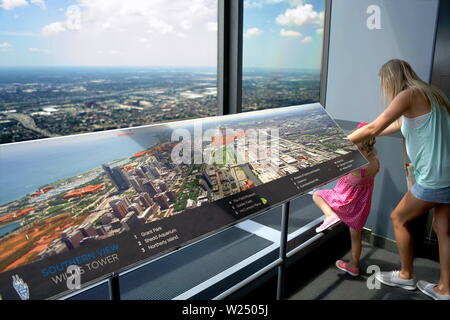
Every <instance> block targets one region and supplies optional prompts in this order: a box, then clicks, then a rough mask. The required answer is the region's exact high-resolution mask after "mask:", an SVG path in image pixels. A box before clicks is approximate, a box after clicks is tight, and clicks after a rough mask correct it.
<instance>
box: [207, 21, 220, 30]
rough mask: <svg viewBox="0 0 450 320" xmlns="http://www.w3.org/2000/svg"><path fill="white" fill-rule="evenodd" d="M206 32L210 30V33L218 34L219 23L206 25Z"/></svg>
mask: <svg viewBox="0 0 450 320" xmlns="http://www.w3.org/2000/svg"><path fill="white" fill-rule="evenodd" d="M206 30H208V31H210V32H217V30H218V25H217V22H208V23H207V24H206Z"/></svg>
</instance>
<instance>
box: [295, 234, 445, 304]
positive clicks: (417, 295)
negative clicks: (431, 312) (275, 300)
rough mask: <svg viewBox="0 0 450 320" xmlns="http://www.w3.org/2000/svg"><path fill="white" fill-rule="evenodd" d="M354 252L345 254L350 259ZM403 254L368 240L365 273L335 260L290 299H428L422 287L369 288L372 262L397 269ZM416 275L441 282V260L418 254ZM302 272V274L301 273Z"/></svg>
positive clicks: (364, 249)
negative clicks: (345, 268) (355, 274)
mask: <svg viewBox="0 0 450 320" xmlns="http://www.w3.org/2000/svg"><path fill="white" fill-rule="evenodd" d="M349 257H350V252H347V254H346V255H345V256H344V257H343V259H344V260H348V259H349ZM399 261H400V260H399V256H398V254H396V253H393V252H390V251H387V250H384V249H378V248H374V247H372V246H370V245H369V244H367V243H365V244H364V247H363V253H362V259H361V266H362V271H364V273H363V275H361V276H359V277H352V276H350V275H348V274H346V273H344V272H343V271H341V270H339V269H337V268H336V267H335V266H334V264H333V263H331V264H330V266H329V267H328V268H325V269H324V270H323V271H321V272H320V273H319V274H318V275H316V276H315V277H314V278H312V279H310V280H309V281H306V283H304V284H303V285H302V286H301V287H300V288H298V291H296V292H294V293H292V292H290V295H289V297H288V298H289V299H290V300H316V299H318V300H322V299H325V300H327V299H328V300H335V299H336V300H426V299H429V298H428V297H427V296H425V295H424V294H422V293H421V292H420V291H419V290H418V289H417V290H415V291H407V290H404V289H401V288H397V287H389V286H386V285H383V284H380V288H379V289H376V288H375V289H369V288H368V285H367V282H368V280H369V282H370V283H374V277H373V276H372V277H371V275H372V274H373V273H365V271H366V270H367V268H368V267H369V266H371V265H376V266H379V268H380V269H381V271H390V270H397V269H398V268H399ZM414 266H415V272H416V279H417V280H426V281H430V282H437V279H438V278H439V264H438V263H437V262H435V261H433V260H428V259H424V258H416V259H415V262H414ZM298 276H300V277H301V274H299V275H298Z"/></svg>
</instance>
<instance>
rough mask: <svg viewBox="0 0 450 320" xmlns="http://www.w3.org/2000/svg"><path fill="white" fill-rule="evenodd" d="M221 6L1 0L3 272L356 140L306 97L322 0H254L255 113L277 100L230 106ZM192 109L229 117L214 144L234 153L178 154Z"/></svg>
mask: <svg viewBox="0 0 450 320" xmlns="http://www.w3.org/2000/svg"><path fill="white" fill-rule="evenodd" d="M131 4H133V5H131ZM217 8H218V1H217V0H193V1H185V0H172V1H170V2H169V1H159V0H148V1H140V0H130V1H126V2H124V1H122V0H108V1H107V4H106V2H105V1H100V0H91V1H82V0H65V1H59V0H58V1H56V0H40V1H27V0H24V1H3V2H1V4H0V17H1V19H0V179H1V184H0V272H5V271H8V270H13V269H15V268H17V267H19V266H23V265H26V264H29V263H31V262H34V261H38V260H42V259H45V258H47V257H51V256H54V255H57V254H59V253H62V252H67V251H70V250H74V249H77V248H81V247H84V246H87V245H89V244H90V243H92V242H98V241H100V240H102V239H107V238H110V237H113V236H116V235H119V234H122V233H124V232H126V231H128V230H131V229H133V228H135V227H137V228H139V227H140V226H145V225H146V224H148V223H152V222H154V221H158V220H161V219H165V218H168V217H171V216H174V215H177V214H182V213H184V212H186V211H188V210H190V209H195V208H197V207H201V206H202V205H205V204H207V203H214V202H215V201H217V200H219V199H223V198H226V197H228V196H231V195H234V194H237V193H239V192H242V191H246V190H249V189H252V188H254V187H256V186H258V185H260V184H264V183H268V182H270V181H273V180H276V179H279V178H281V177H284V176H287V175H290V174H293V173H295V172H298V171H301V170H302V169H305V168H308V167H312V166H315V165H317V164H320V163H323V162H325V161H328V160H330V159H334V158H336V157H340V156H342V155H345V154H347V153H349V152H353V151H354V150H355V149H354V146H353V145H351V144H349V143H348V140H346V139H344V136H343V135H342V132H341V130H340V129H339V128H338V127H337V126H336V124H335V123H334V121H333V120H332V119H331V118H330V117H329V115H328V114H327V113H326V112H325V111H324V110H323V108H322V107H321V106H320V105H318V104H315V105H305V106H298V105H302V104H307V103H313V102H317V101H318V100H319V88H320V69H321V54H322V45H323V18H324V4H323V1H309V0H305V1H259V2H258V1H245V3H244V8H245V10H244V26H243V61H242V63H243V79H242V110H243V111H255V110H261V109H270V110H274V112H273V113H272V114H271V113H264V112H263V113H258V112H259V111H255V112H252V113H248V116H246V114H247V113H243V114H242V115H241V116H229V117H216V118H215V116H216V115H217V114H218V104H217V96H218V92H217V90H218V89H217V81H218V74H217V57H218V52H217V50H218V46H217V44H218V35H217V33H218V11H217ZM293 14H294V15H299V17H301V18H302V19H297V18H296V17H295V16H293ZM260 17H264V20H261V19H260ZM294 105H295V106H298V107H295V108H293V109H289V110H290V111H289V110H288V111H286V110H285V111H283V109H279V107H288V106H294ZM275 108H276V112H275ZM186 119H204V122H205V123H204V124H205V126H204V129H214V130H216V132H217V133H216V135H215V136H213V137H212V139H206V140H203V141H202V143H203V147H205V148H206V149H208V150H209V151H210V152H211V154H212V155H214V156H215V160H220V161H215V162H212V163H210V162H203V163H195V162H194V163H183V164H175V163H174V162H173V161H172V158H171V156H172V151H173V149H174V147H175V146H177V145H178V141H172V139H171V133H172V131H173V129H174V128H176V127H177V126H181V127H188V130H192V126H193V123H195V122H194V121H193V120H187V122H184V121H181V120H186ZM198 121H202V120H196V122H198ZM228 129H230V130H235V129H237V130H239V129H244V130H243V131H241V132H240V133H239V134H233V133H231V134H229V133H228V132H227V130H228ZM247 129H254V130H259V129H261V130H265V132H266V134H265V138H266V140H267V142H268V143H267V144H258V142H257V141H256V140H255V137H254V136H253V135H252V133H251V132H249V131H248V130H247ZM272 129H273V130H275V131H271V130H272ZM273 132H277V134H276V135H273V134H272V133H273ZM44 138H49V139H44ZM19 142H20V143H19ZM252 145H257V148H256V150H255V148H253V147H252ZM266 149H267V150H266ZM269 149H270V150H269ZM261 151H268V152H261ZM261 155H264V156H263V158H261Z"/></svg>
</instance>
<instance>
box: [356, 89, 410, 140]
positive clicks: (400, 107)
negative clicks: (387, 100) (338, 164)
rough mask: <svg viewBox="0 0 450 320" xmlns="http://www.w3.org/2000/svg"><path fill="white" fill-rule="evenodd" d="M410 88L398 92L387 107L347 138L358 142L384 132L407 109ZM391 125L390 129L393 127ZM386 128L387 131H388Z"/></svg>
mask: <svg viewBox="0 0 450 320" xmlns="http://www.w3.org/2000/svg"><path fill="white" fill-rule="evenodd" d="M411 93H412V92H411V90H409V89H408V90H404V91H402V92H400V93H399V94H398V95H397V96H396V97H395V98H394V100H392V102H391V104H390V105H389V107H387V108H386V110H384V111H383V113H382V114H380V115H379V116H378V118H376V119H375V120H374V121H372V122H371V123H369V124H368V125H366V126H364V127H362V128H360V129H358V130H356V131H354V132H353V133H351V134H350V135H349V136H348V139H349V140H350V141H352V142H353V143H358V142H361V141H363V140H366V139H369V138H375V137H376V136H379V135H380V134H381V133H384V131H385V129H387V128H388V127H389V126H390V125H391V124H392V123H393V122H394V121H395V120H397V119H398V118H400V117H401V116H402V115H403V114H405V112H407V111H408V109H409V106H410V101H411ZM394 128H395V126H392V128H390V129H392V130H393V129H394ZM390 129H389V128H388V130H387V132H390V131H391V130H390ZM393 132H394V131H393Z"/></svg>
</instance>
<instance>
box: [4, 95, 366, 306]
mask: <svg viewBox="0 0 450 320" xmlns="http://www.w3.org/2000/svg"><path fill="white" fill-rule="evenodd" d="M365 164H367V160H366V159H365V158H364V157H363V156H362V155H361V154H360V153H359V151H358V150H357V147H356V146H355V145H353V144H352V143H351V142H350V141H349V140H348V139H346V137H345V134H344V133H343V131H342V130H341V129H340V128H339V127H338V126H337V125H336V123H335V122H334V121H333V120H332V119H331V118H330V116H329V115H328V114H327V113H326V112H325V110H324V109H323V108H322V106H320V105H319V104H309V105H302V106H293V107H288V108H281V109H276V110H264V111H257V112H251V113H243V114H239V115H232V116H222V117H215V118H206V119H200V120H189V121H181V122H173V123H168V124H167V123H166V124H164V125H151V126H143V127H136V128H130V129H123V130H114V131H105V132H101V133H89V134H82V135H74V136H68V137H61V138H50V139H43V140H37V141H30V142H21V143H13V144H4V145H1V146H0V295H1V297H2V298H3V299H47V298H57V297H60V296H63V295H66V294H69V293H71V292H73V291H74V290H77V289H79V288H80V287H84V286H86V285H89V284H92V283H93V282H95V281H98V280H100V279H102V278H105V277H107V276H110V275H111V274H112V273H119V272H122V271H125V270H127V269H129V268H131V267H134V266H136V265H139V264H140V263H143V262H144V261H149V260H151V259H153V258H155V257H157V256H160V255H161V254H163V253H166V252H169V251H171V250H174V249H176V248H179V247H181V246H183V245H186V244H188V243H191V242H192V241H194V240H197V239H199V238H201V237H203V236H205V235H208V234H211V233H213V232H217V231H218V230H221V229H223V228H225V227H228V226H230V225H232V224H234V223H236V222H238V221H240V220H242V219H244V218H249V217H251V216H253V215H255V214H257V213H260V212H262V211H264V210H267V209H269V208H271V207H274V206H276V205H279V204H281V203H283V202H285V201H287V200H289V199H292V198H294V197H296V196H299V195H301V194H303V193H305V192H307V191H309V190H311V189H313V188H316V187H318V186H320V185H323V184H325V183H328V182H329V181H331V180H334V179H336V178H338V177H340V176H343V175H345V174H347V173H349V172H351V171H353V170H356V169H357V168H359V167H361V166H363V165H365Z"/></svg>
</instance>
